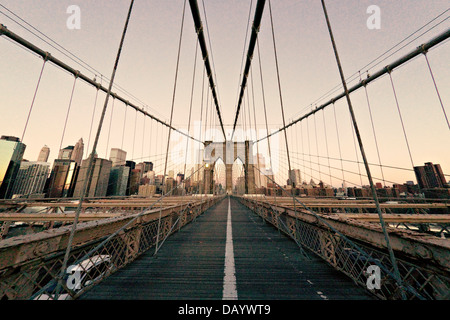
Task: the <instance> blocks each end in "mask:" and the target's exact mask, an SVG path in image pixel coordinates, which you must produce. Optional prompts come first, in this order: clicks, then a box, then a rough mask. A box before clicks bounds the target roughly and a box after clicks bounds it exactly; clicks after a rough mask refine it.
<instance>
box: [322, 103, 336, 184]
mask: <svg viewBox="0 0 450 320" xmlns="http://www.w3.org/2000/svg"><path fill="white" fill-rule="evenodd" d="M322 118H323V128H324V131H325V147H326V148H327V159H328V171H329V173H330V187H331V188H333V177H332V175H331V163H330V152H329V150H328V135H327V126H326V122H325V110H322Z"/></svg>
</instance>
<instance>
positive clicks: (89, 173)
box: [56, 0, 134, 298]
mask: <svg viewBox="0 0 450 320" xmlns="http://www.w3.org/2000/svg"><path fill="white" fill-rule="evenodd" d="M133 5H134V0H131V3H130V8H129V10H128V15H127V19H126V22H125V27H124V29H123V33H122V38H121V40H120V45H119V50H118V52H117V57H116V62H115V64H114V68H113V71H112V76H111V81H110V83H109V89H108V93H107V95H106V98H105V104H104V106H103V111H102V115H101V118H100V123H99V125H98V129H97V135H96V137H95V141H94V145H93V147H92V153H91V155H90V157H89V165H88V168H87V172H86V177H89V178H87V179H85V181H84V183H83V188H82V191H81V195H80V200H79V203H78V207H77V210H76V213H75V219H74V222H73V225H72V230H71V232H70V236H69V240H68V243H67V248H66V253H65V255H64V260H63V263H62V266H61V272H60V274H59V277H58V286H57V290H56V297H57V298H58V296H59V290H60V286H61V284H62V279H63V278H64V274H65V272H66V268H67V262H68V260H69V254H70V251H71V249H72V242H73V238H74V236H75V232H76V228H77V225H78V219H79V216H80V213H81V207H82V204H83V201H84V198H85V196H86V194H87V191H88V182H90V180H91V178H92V174H93V171H94V170H93V165H94V157H95V153H96V149H97V145H98V141H99V139H100V133H101V130H102V125H103V121H104V119H105V115H106V110H107V108H108V101H109V98H110V96H111V89H112V85H113V83H114V78H115V76H116V71H117V67H118V64H119V60H120V55H121V53H122V48H123V43H124V40H125V35H126V32H127V30H128V24H129V21H130V17H131V12H132V10H133Z"/></svg>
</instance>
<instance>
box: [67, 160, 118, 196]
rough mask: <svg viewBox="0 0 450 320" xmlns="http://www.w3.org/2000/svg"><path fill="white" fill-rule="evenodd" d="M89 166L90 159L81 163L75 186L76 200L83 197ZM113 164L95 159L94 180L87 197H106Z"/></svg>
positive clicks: (74, 194)
mask: <svg viewBox="0 0 450 320" xmlns="http://www.w3.org/2000/svg"><path fill="white" fill-rule="evenodd" d="M88 166H89V159H86V160H83V161H82V162H81V168H80V172H79V174H78V178H77V183H76V184H75V191H74V193H73V196H74V198H78V197H80V196H81V192H82V190H83V186H84V182H85V180H86V179H87V178H88V177H87V170H88ZM111 167H112V162H111V161H109V160H106V159H100V158H95V159H94V164H93V168H92V170H93V173H92V180H91V182H90V184H89V186H88V190H89V191H88V194H87V196H88V197H90V198H93V197H105V196H106V194H107V191H108V184H109V176H110V173H111Z"/></svg>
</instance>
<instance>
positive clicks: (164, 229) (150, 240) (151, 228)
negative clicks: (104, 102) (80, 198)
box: [0, 196, 222, 300]
mask: <svg viewBox="0 0 450 320" xmlns="http://www.w3.org/2000/svg"><path fill="white" fill-rule="evenodd" d="M220 199H222V197H217V196H203V197H202V198H200V196H199V197H198V199H196V200H193V201H192V202H189V203H187V204H183V205H181V206H173V207H169V208H167V207H165V208H158V205H155V208H153V209H152V210H145V211H143V212H141V213H139V214H134V215H131V216H129V215H127V216H123V217H121V221H120V223H119V225H120V224H121V225H122V227H121V228H119V230H117V225H118V223H117V221H116V220H117V218H113V220H111V221H110V222H108V221H103V224H102V222H96V224H97V225H98V226H101V228H99V229H101V231H98V234H97V235H96V236H95V227H96V226H95V225H94V226H93V230H89V231H88V232H87V233H89V234H91V235H92V234H94V235H93V236H91V240H90V241H87V242H86V243H83V244H81V245H80V244H78V245H77V246H74V248H73V249H72V250H71V253H70V257H69V260H68V266H69V267H68V268H67V275H66V277H65V278H64V279H63V281H61V282H60V289H59V290H60V291H59V292H57V288H58V286H57V279H58V276H59V273H60V271H61V267H62V263H63V259H64V249H65V248H64V243H59V246H60V250H57V251H52V250H51V247H52V242H55V241H56V239H50V240H49V241H38V242H37V243H36V244H33V245H32V246H33V248H34V249H33V248H32V249H31V251H32V254H30V255H31V256H32V257H31V258H30V259H26V260H25V261H21V262H19V263H14V262H12V263H11V264H10V265H8V266H1V267H0V299H14V300H15V299H17V300H26V299H39V300H53V299H76V298H78V297H80V296H81V295H82V294H84V293H85V292H87V291H88V290H89V289H91V288H92V287H94V286H95V285H97V284H98V283H100V282H101V281H103V280H104V279H106V278H107V277H109V276H110V275H111V274H113V273H115V272H116V271H117V270H119V269H121V268H123V267H125V266H126V265H128V264H129V263H131V262H132V261H134V260H135V259H136V258H137V257H139V256H140V255H142V254H143V253H145V252H147V251H148V250H149V249H151V248H155V247H156V250H155V254H156V252H157V250H158V249H159V248H161V246H162V245H163V244H164V242H165V240H166V239H167V238H168V237H169V236H170V235H172V234H173V233H175V232H176V231H177V230H180V229H181V228H182V227H184V226H185V225H187V224H189V223H190V222H192V221H193V220H195V219H196V218H197V217H198V216H199V215H201V214H202V213H203V212H205V211H206V210H207V209H208V208H210V207H211V206H213V205H215V204H216V203H217V202H218V201H219V200H220ZM158 215H159V216H160V218H158ZM114 219H115V220H114ZM91 223H92V222H91ZM108 223H109V225H108ZM85 226H86V224H80V225H79V228H84V227H85ZM124 226H126V227H125V228H124ZM67 230H68V229H67ZM67 230H66V231H65V232H66V233H67ZM57 231H58V230H57ZM60 232H61V231H60ZM78 234H79V235H80V237H82V236H83V232H81V231H78ZM61 237H63V235H61ZM66 238H67V234H66ZM66 238H64V239H65V241H66V240H67V239H66ZM47 240H48V239H47ZM62 242H64V241H62ZM16 248H17V250H20V245H19V244H16ZM13 251H14V250H13ZM5 252H11V251H4V252H3V253H5ZM0 254H2V249H1V248H0Z"/></svg>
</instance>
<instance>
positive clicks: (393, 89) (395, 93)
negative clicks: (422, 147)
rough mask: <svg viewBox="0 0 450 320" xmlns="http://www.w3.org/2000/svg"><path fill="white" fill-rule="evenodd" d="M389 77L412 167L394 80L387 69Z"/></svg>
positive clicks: (412, 163) (412, 162)
mask: <svg viewBox="0 0 450 320" xmlns="http://www.w3.org/2000/svg"><path fill="white" fill-rule="evenodd" d="M389 79H390V80H391V85H392V92H393V93H394V98H395V104H396V106H397V111H398V115H399V117H400V123H401V125H402V130H403V136H404V137H405V142H406V147H407V148H408V154H409V159H410V161H411V165H412V166H413V167H414V161H413V158H412V154H411V148H410V147H409V141H408V136H407V135H406V129H405V124H404V122H403V117H402V112H401V111H400V104H399V102H398V98H397V92H396V91H395V86H394V80H393V79H392V74H391V71H389Z"/></svg>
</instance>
